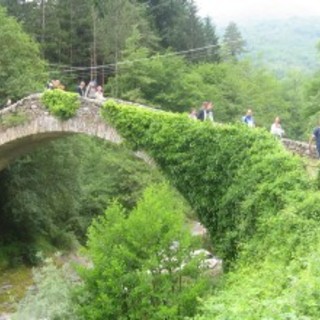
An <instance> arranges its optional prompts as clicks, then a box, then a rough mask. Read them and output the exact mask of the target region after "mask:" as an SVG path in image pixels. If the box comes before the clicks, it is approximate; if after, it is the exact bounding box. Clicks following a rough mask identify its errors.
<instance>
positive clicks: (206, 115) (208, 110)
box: [197, 101, 213, 122]
mask: <svg viewBox="0 0 320 320" xmlns="http://www.w3.org/2000/svg"><path fill="white" fill-rule="evenodd" d="M197 118H198V120H200V121H206V120H208V121H211V122H213V104H212V102H211V101H205V102H203V104H202V106H201V109H200V111H199V113H198V115H197Z"/></svg>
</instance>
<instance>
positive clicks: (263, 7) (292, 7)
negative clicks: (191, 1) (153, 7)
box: [195, 0, 320, 24]
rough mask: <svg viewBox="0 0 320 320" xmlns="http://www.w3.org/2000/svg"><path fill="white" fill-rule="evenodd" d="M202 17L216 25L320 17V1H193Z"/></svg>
mask: <svg viewBox="0 0 320 320" xmlns="http://www.w3.org/2000/svg"><path fill="white" fill-rule="evenodd" d="M195 3H196V4H197V6H198V8H199V13H200V15H202V16H207V15H208V16H210V17H212V18H213V21H214V22H215V23H216V24H226V23H228V22H230V21H234V22H239V21H243V20H247V19H261V18H287V17H291V16H320V0H195Z"/></svg>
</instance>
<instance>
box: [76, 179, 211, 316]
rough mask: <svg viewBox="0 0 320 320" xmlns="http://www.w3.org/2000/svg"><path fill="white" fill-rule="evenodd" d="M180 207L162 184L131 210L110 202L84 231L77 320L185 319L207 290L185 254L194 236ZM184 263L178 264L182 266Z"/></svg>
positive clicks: (192, 260)
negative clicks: (85, 260) (85, 258)
mask: <svg viewBox="0 0 320 320" xmlns="http://www.w3.org/2000/svg"><path fill="white" fill-rule="evenodd" d="M183 211H184V207H183V206H182V203H181V202H180V201H179V200H178V201H177V198H176V197H175V195H174V194H173V193H172V191H171V189H170V188H169V187H168V186H167V185H155V186H153V187H150V188H148V189H147V190H146V191H145V192H144V196H143V198H142V199H141V200H140V201H139V202H138V204H137V206H136V207H135V208H134V209H133V210H132V211H131V212H130V213H128V212H126V211H125V210H124V209H123V208H122V207H121V206H120V205H119V204H118V203H113V205H111V206H110V207H109V209H108V210H107V211H106V212H105V215H104V216H103V217H100V218H98V219H96V220H95V221H94V223H93V224H92V226H91V227H90V229H89V235H88V238H89V240H88V253H89V257H90V260H91V261H92V263H93V267H92V268H84V269H82V270H81V273H80V275H81V278H82V280H83V281H84V286H83V288H82V290H81V291H80V292H79V293H78V297H79V303H80V308H79V314H80V318H81V319H88V320H89V319H95V320H99V319H101V320H102V319H103V320H107V319H110V320H111V319H137V320H138V319H150V320H152V319H168V320H169V319H184V317H185V316H193V315H194V314H195V312H196V308H197V305H198V304H199V302H198V301H197V298H198V297H203V296H204V294H205V293H206V292H208V289H209V288H210V280H209V277H208V276H205V275H204V274H203V272H201V271H200V270H201V269H200V267H199V266H200V263H201V259H199V257H198V258H197V257H192V256H191V255H190V254H191V252H192V250H193V249H194V248H195V239H194V238H193V237H192V236H191V234H190V231H189V230H188V228H187V226H186V225H185V223H184V212H183ZM182 265H184V267H183V268H182V267H181V266H182Z"/></svg>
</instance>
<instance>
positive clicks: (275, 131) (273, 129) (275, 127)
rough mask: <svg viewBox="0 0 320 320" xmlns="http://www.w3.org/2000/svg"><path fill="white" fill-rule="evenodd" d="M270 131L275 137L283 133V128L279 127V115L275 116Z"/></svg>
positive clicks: (280, 136)
mask: <svg viewBox="0 0 320 320" xmlns="http://www.w3.org/2000/svg"><path fill="white" fill-rule="evenodd" d="M270 132H271V133H272V134H273V135H274V136H276V137H277V138H282V136H283V135H284V130H283V129H282V127H281V120H280V118H279V117H276V118H275V119H274V123H273V124H272V126H271V130H270Z"/></svg>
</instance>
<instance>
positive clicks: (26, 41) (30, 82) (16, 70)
mask: <svg viewBox="0 0 320 320" xmlns="http://www.w3.org/2000/svg"><path fill="white" fill-rule="evenodd" d="M0 20H1V24H0V47H1V54H0V82H1V87H0V105H1V104H2V103H3V102H4V101H5V100H6V99H8V98H11V99H14V100H15V99H18V98H21V97H23V96H24V95H27V94H29V93H33V92H35V91H38V90H39V89H42V88H43V87H44V83H45V81H46V79H47V73H46V69H45V63H44V61H43V60H42V59H41V58H40V52H39V48H38V46H37V44H36V43H35V42H34V41H33V40H32V39H31V38H30V36H28V35H27V34H26V33H25V32H23V31H22V28H21V26H20V25H19V24H18V23H17V21H16V20H15V19H13V18H11V17H8V16H7V14H6V12H5V10H4V9H3V8H1V7H0Z"/></svg>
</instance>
